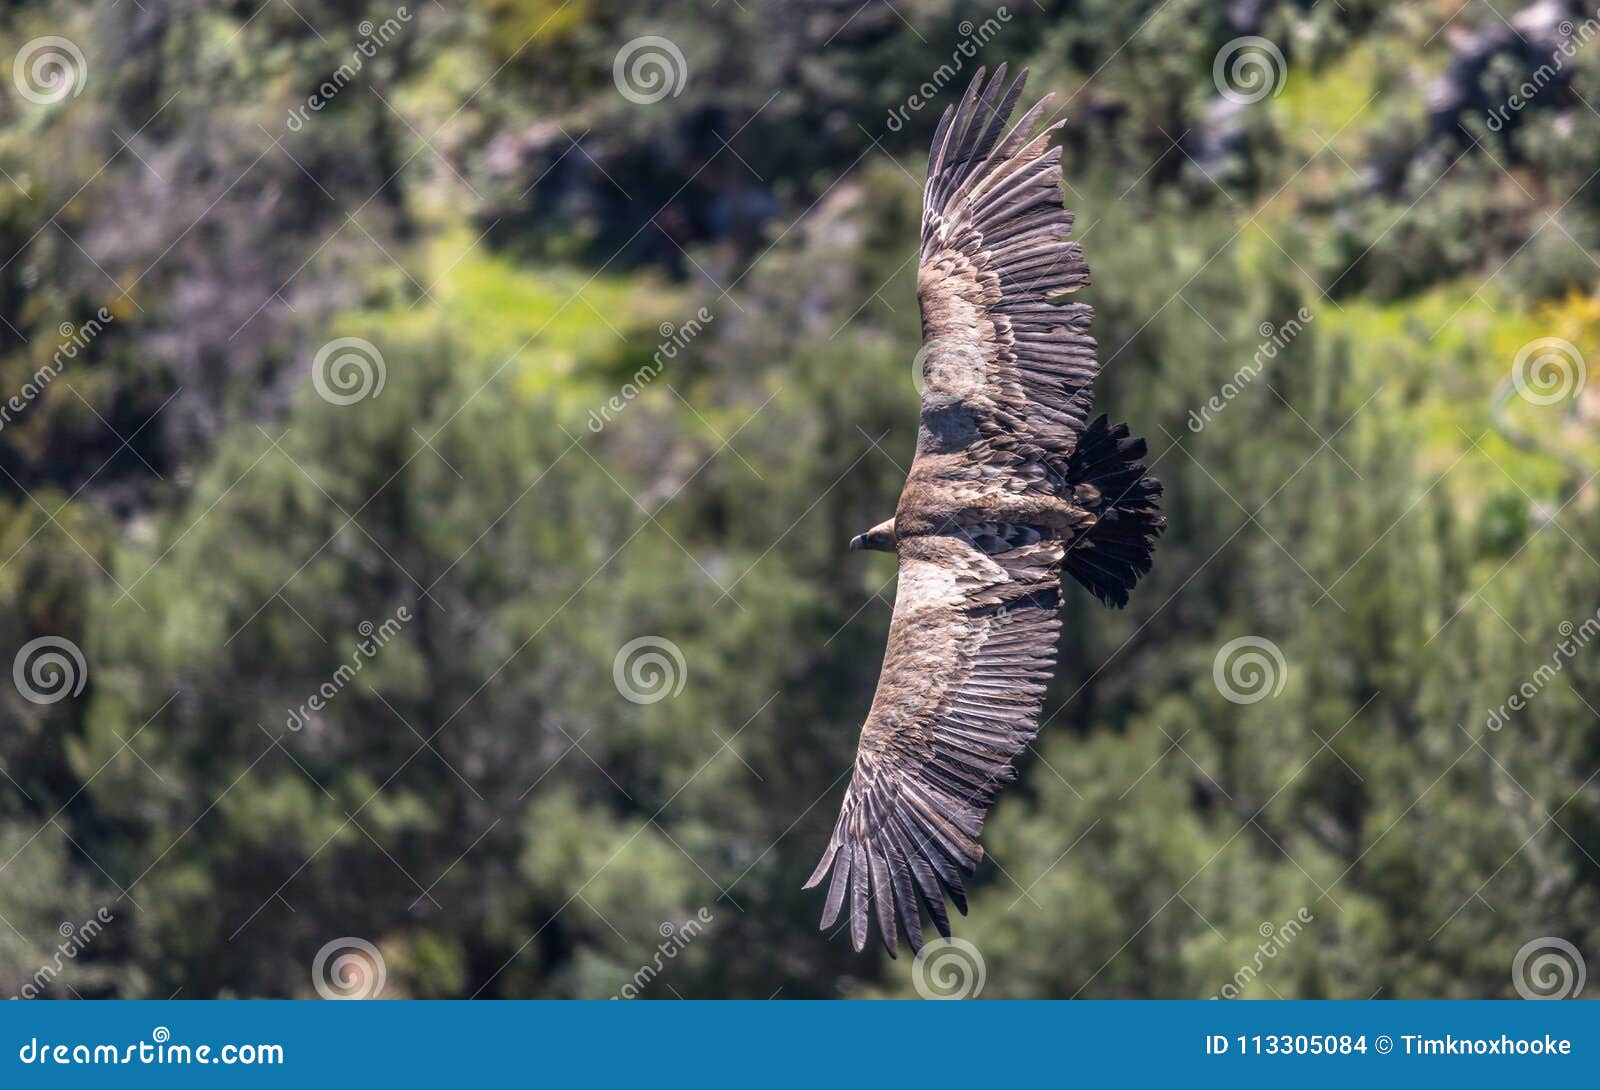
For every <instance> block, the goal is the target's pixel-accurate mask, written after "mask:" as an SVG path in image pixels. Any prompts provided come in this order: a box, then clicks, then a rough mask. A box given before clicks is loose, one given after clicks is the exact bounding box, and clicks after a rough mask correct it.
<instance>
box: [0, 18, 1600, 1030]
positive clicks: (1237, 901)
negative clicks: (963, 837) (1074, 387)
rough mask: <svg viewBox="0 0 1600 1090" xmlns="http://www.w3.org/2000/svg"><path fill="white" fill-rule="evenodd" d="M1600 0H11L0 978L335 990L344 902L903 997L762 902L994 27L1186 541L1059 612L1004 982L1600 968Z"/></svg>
mask: <svg viewBox="0 0 1600 1090" xmlns="http://www.w3.org/2000/svg"><path fill="white" fill-rule="evenodd" d="M1594 14H1595V13H1594V12H1593V11H1592V10H1585V9H1584V8H1583V7H1582V6H1580V5H1578V4H1568V3H1561V2H1555V0H1540V2H1537V3H1533V4H1524V3H1518V2H1517V0H1496V2H1495V3H1490V2H1486V0H1473V2H1453V0H1440V2H1416V3H1405V4H1392V3H1380V2H1378V0H1342V2H1328V0H1323V2H1318V3H1312V2H1309V0H1304V2H1279V0H1235V2H1232V3H1226V4H1223V3H1214V2H1212V0H1166V2H1164V3H1149V2H1144V0H1084V2H1081V3H1058V2H1050V0H1040V2H1037V3H1036V2H1034V0H1015V2H1013V3H1010V4H1008V5H1006V6H1005V7H999V8H997V7H994V6H990V5H987V4H973V3H954V2H948V0H895V2H893V3H891V2H889V0H865V2H863V0H815V2H811V3H767V2H761V0H688V2H675V3H666V2H664V0H663V2H643V0H409V3H408V6H406V7H404V8H399V7H395V6H391V5H389V4H388V3H387V0H376V2H364V0H231V2H212V0H77V2H66V0H21V2H16V0H13V2H11V3H8V4H7V5H5V9H4V12H3V13H0V172H3V173H0V396H3V397H5V398H7V399H10V400H8V401H6V402H4V403H0V408H3V409H4V411H3V412H0V474H3V476H0V652H3V657H4V660H5V661H3V662H0V667H3V666H4V665H5V664H6V663H7V662H9V663H10V664H11V665H12V668H13V669H12V675H11V683H10V684H6V685H3V686H0V717H3V719H0V723H3V726H0V772H3V778H0V993H3V994H4V995H7V996H9V995H15V994H19V992H21V993H26V994H38V995H47V996H55V997H62V998H67V997H72V996H84V997H103V996H125V997H160V998H165V997H168V996H172V995H177V996H180V997H185V998H191V997H207V996H279V997H285V996H305V997H310V996H314V995H316V994H319V991H321V990H323V989H322V988H321V987H319V985H320V984H321V983H322V980H321V979H320V978H319V975H318V974H319V973H320V974H322V975H323V976H326V974H327V973H328V972H329V971H330V964H332V965H334V966H335V968H336V967H337V965H339V964H342V963H341V962H339V961H338V959H339V958H342V957H344V956H345V954H342V953H341V954H333V955H330V954H329V951H330V950H331V949H334V948H335V947H336V946H337V944H338V943H340V942H343V943H344V947H345V948H352V947H353V948H354V949H355V951H356V953H355V955H354V956H358V957H366V958H368V959H369V961H371V962H374V963H375V962H376V961H377V960H378V959H381V964H382V966H383V980H382V988H381V995H382V996H383V997H385V998H390V997H408V996H410V997H455V996H477V997H482V998H493V997H590V998H604V997H608V996H611V995H616V994H619V993H622V992H623V991H624V990H625V989H627V990H628V994H630V995H631V994H637V995H640V996H642V997H648V998H663V999H670V998H673V997H675V996H682V997H715V996H739V997H754V998H763V999H764V998H768V997H772V996H777V997H781V998H806V997H839V996H857V997H859V996H884V995H903V996H911V995H915V994H916V991H915V990H914V987H913V973H912V966H911V965H910V959H908V958H905V957H902V958H901V959H900V960H899V961H890V960H889V959H888V958H887V957H886V956H884V955H882V954H881V953H880V952H877V951H872V952H869V953H868V954H867V955H865V956H856V955H854V954H852V953H851V952H850V950H849V944H848V942H847V941H845V940H844V938H843V936H839V935H835V936H832V937H830V936H827V935H824V934H821V933H819V932H818V931H817V930H816V920H817V917H818V915H819V912H820V909H821V900H822V898H821V897H820V895H818V894H817V893H816V892H815V891H813V892H812V893H803V892H802V891H801V890H800V884H801V882H802V881H803V880H804V879H805V877H806V875H807V873H808V872H809V871H810V869H811V867H812V866H813V865H814V863H815V862H816V859H817V858H818V856H819V853H820V852H821V850H822V847H823V845H824V844H825V842H826V839H827V835H828V832H829V830H830V829H831V827H832V823H833V821H834V818H835V815H836V813H837V806H838V802H839V799H840V797H841V795H842V793H843V789H844V782H845V781H844V776H845V774H846V773H847V772H848V770H849V767H850V761H851V755H852V753H853V750H854V745H855V737H856V733H857V731H858V729H859V726H860V723H861V720H862V719H863V717H864V715H865V713H866V710H867V705H868V703H869V701H870V698H871V692H872V687H873V685H874V682H875V680H876V674H877V668H878V663H879V658H880V656H881V653H882V648H883V643H884V635H885V630H886V628H887V624H888V618H889V610H890V605H891V603H892V601H893V594H894V571H893V562H892V561H891V560H890V559H889V558H887V557H882V556H874V555H854V556H852V555H849V554H848V553H847V552H846V551H845V543H846V541H847V540H848V538H849V537H850V536H851V535H852V534H855V533H857V532H860V531H861V530H863V529H865V528H866V527H868V526H870V525H872V524H873V523H875V522H877V521H878V520H879V519H882V518H884V517H886V516H887V515H888V514H889V513H890V512H891V509H892V505H893V502H894V498H895V496H896V495H897V492H898V489H899V487H900V484H901V482H902V479H903V469H904V467H905V466H906V465H907V464H908V461H909V458H910V455H911V450H912V447H913V444H914V441H915V410H916V389H915V387H914V384H913V381H912V373H911V361H912V357H913V354H914V353H915V351H916V349H917V346H918V342H919V328H918V318H917V310H916V303H915V297H914V288H915V283H914V280H915V269H914V265H913V259H914V254H915V241H914V240H915V237H916V225H917V216H918V213H919V207H920V200H921V178H922V172H923V169H924V164H925V156H926V145H927V141H928V138H929V136H930V134H931V132H932V130H933V126H934V124H935V122H936V121H937V118H938V114H939V113H940V111H941V110H942V109H943V107H944V105H946V104H947V103H948V102H950V101H953V100H954V98H955V97H957V96H958V95H959V93H960V91H961V90H962V89H963V88H964V87H965V85H966V83H967V81H968V80H969V79H970V77H971V75H972V74H973V73H974V72H975V71H976V69H977V67H978V66H979V65H980V64H987V65H990V66H993V65H994V64H996V63H998V62H1000V61H1006V62H1009V63H1011V64H1013V65H1020V64H1027V65H1029V66H1031V68H1032V70H1033V74H1034V79H1033V83H1032V89H1033V90H1036V91H1038V92H1040V93H1042V92H1043V91H1045V90H1055V91H1057V92H1059V93H1060V95H1061V98H1060V100H1059V103H1058V105H1059V108H1060V111H1061V113H1062V115H1063V116H1065V117H1066V118H1067V125H1066V127H1065V129H1064V130H1063V134H1062V141H1063V143H1064V144H1065V146H1066V149H1067V151H1066V158H1065V163H1066V176H1067V182H1068V185H1067V189H1066V199H1067V203H1068V205H1069V206H1070V207H1073V208H1075V209H1076V210H1077V211H1078V213H1079V225H1078V231H1077V235H1078V237H1080V238H1081V239H1083V241H1084V245H1085V249H1086V253H1087V255H1088V259H1089V264H1090V266H1091V268H1092V269H1093V273H1094V284H1093V286H1092V287H1091V288H1089V289H1088V290H1087V291H1086V292H1085V294H1084V295H1083V296H1082V298H1084V299H1085V300H1086V301H1088V302H1091V303H1093V304H1094V306H1095V307H1096V308H1097V314H1098V316H1097V319H1096V325H1095V333H1096V335H1097V337H1098V338H1099V340H1100V343H1101V346H1102V356H1103V358H1104V359H1105V360H1106V361H1107V368H1106V372H1105V376H1104V378H1103V379H1102V381H1101V382H1100V384H1099V387H1098V391H1099V404H1100V406H1101V407H1103V408H1105V409H1106V410H1107V411H1109V412H1110V413H1112V414H1113V418H1114V419H1125V420H1128V421H1130V422H1131V423H1132V425H1133V427H1134V430H1135V432H1136V433H1142V434H1145V435H1146V436H1148V437H1149V439H1150V444H1151V458H1152V462H1153V465H1154V467H1155V472H1156V473H1157V474H1158V475H1159V476H1160V477H1161V478H1162V479H1163V480H1164V481H1165V482H1166V485H1167V499H1166V510H1167V513H1168V515H1169V517H1170V520H1171V526H1170V530H1169V532H1168V534H1167V536H1166V537H1165V538H1164V539H1163V541H1162V542H1161V544H1160V547H1159V548H1158V550H1157V554H1156V565H1155V569H1154V571H1153V573H1152V574H1151V575H1150V576H1149V578H1148V579H1147V580H1146V581H1145V583H1144V584H1143V585H1141V586H1140V588H1139V590H1138V592H1137V593H1136V594H1135V596H1134V599H1133V602H1132V604H1131V606H1130V608H1129V609H1128V610H1126V611H1125V612H1122V613H1110V612H1107V611H1104V610H1102V609H1101V608H1100V607H1099V606H1098V605H1096V604H1094V603H1093V602H1092V600H1091V599H1090V598H1089V597H1088V595H1086V594H1083V593H1080V592H1074V593H1073V594H1072V595H1071V596H1070V604H1069V607H1068V609H1067V612H1066V617H1065V630H1064V639H1063V656H1062V665H1061V668H1060V671H1059V676H1058V678H1057V681H1056V684H1055V686H1054V688H1053V689H1052V692H1051V694H1050V697H1049V698H1048V700H1047V702H1046V713H1047V716H1046V726H1045V728H1044V730H1043V731H1042V732H1041V734H1040V737H1039V740H1038V742H1037V743H1036V745H1035V746H1034V747H1033V748H1032V750H1031V751H1030V753H1029V754H1027V755H1026V756H1025V758H1024V760H1023V762H1022V764H1023V773H1024V774H1023V777H1022V779H1021V782H1020V783H1019V784H1017V785H1016V786H1015V787H1013V788H1012V789H1010V790H1009V791H1008V792H1007V793H1006V794H1005V795H1004V796H1003V798H1002V799H1001V801H1000V803H999V805H998V807H997V809H996V811H995V813H994V815H993V817H992V820H991V821H990V823H989V826H988V828H987V830H986V837H985V839H986V842H987V847H988V849H989V851H990V854H991V859H990V860H989V861H987V862H986V863H985V864H984V866H983V868H982V870H981V871H980V873H979V875H978V878H977V880H976V882H975V886H974V896H973V911H972V915H971V916H970V917H969V918H967V919H965V920H959V921H958V923H957V934H958V935H959V936H961V937H963V938H966V939H968V940H970V941H971V942H973V943H974V944H975V945H976V947H977V948H978V950H979V951H981V954H982V958H983V960H984V966H985V981H986V982H985V986H984V989H983V991H982V995H983V996H985V997H1068V996H1084V997H1161V998H1200V997H1206V996H1211V995H1216V994H1219V993H1224V992H1226V994H1240V995H1243V996H1246V997H1262V998H1265V997H1272V996H1282V997H1308V998H1309V997H1343V998H1367V997H1369V996H1374V995H1376V996H1380V997H1385V998H1388V997H1477V996H1513V995H1516V994H1518V988H1517V987H1516V983H1515V981H1514V980H1513V972H1512V965H1513V961H1514V960H1517V957H1518V952H1519V951H1520V950H1523V949H1524V947H1525V944H1528V943H1530V942H1534V941H1535V940H1550V939H1560V940H1561V941H1562V942H1564V943H1567V944H1570V949H1571V950H1572V951H1575V952H1576V953H1577V954H1578V956H1579V957H1580V958H1584V957H1586V958H1588V959H1589V960H1590V961H1593V960H1594V959H1595V958H1596V957H1600V862H1597V857H1600V783H1597V782H1596V772H1597V770H1600V716H1597V714H1596V711H1595V709H1596V707H1600V663H1597V662H1596V653H1597V648H1600V643H1592V642H1590V641H1591V639H1592V637H1593V636H1594V634H1595V626H1594V624H1593V623H1592V622H1593V619H1594V618H1595V617H1596V610H1597V608H1600V580H1597V578H1596V574H1597V568H1600V565H1597V561H1596V557H1597V555H1600V511H1597V509H1596V502H1595V494H1596V489H1595V486H1594V484H1593V483H1592V478H1593V475H1594V473H1595V472H1596V471H1597V470H1600V436H1597V434H1596V423H1597V421H1600V389H1597V387H1600V383H1596V382H1587V383H1586V382H1585V379H1586V378H1587V377H1588V376H1587V374H1586V370H1585V366H1584V358H1585V357H1587V358H1588V359H1591V360H1594V359H1600V293H1597V290H1596V284H1597V277H1600V262H1597V253H1600V186H1597V184H1596V168H1597V167H1600V112H1597V110H1600V42H1597V41H1594V40H1593V38H1595V37H1596V36H1597V30H1600V28H1597V25H1596V23H1595V22H1594ZM1240 39H1251V41H1248V42H1244V43H1241V42H1240V41H1239V40H1240ZM63 43H65V44H63ZM69 46H70V47H71V48H68V47H69ZM669 47H670V48H669ZM358 56H359V58H360V61H359V64H357V63H356V62H354V61H353V58H355V57H358ZM13 58H15V61H14V62H13ZM663 81H664V82H663ZM1262 81H1265V82H1262ZM25 91H26V93H24V92H25ZM1524 380H1526V381H1524ZM1586 621H1588V622H1591V623H1590V624H1589V625H1588V627H1585V622H1586ZM39 641H44V642H39ZM640 641H644V642H640ZM1240 641H1245V642H1243V643H1241V642H1240ZM1241 649H1242V650H1243V658H1238V657H1234V658H1230V656H1236V655H1238V654H1239V653H1240V651H1241ZM74 652H76V653H77V655H79V656H81V661H80V660H79V659H76V658H75V657H74V654H73V653H74ZM13 656H15V658H13ZM52 656H53V657H52ZM1252 656H1253V657H1252ZM1529 693H1531V694H1532V695H1531V696H1529V695H1528V694H1529ZM314 697H315V698H316V700H315V702H313V698H314ZM1514 697H1516V698H1518V699H1517V700H1516V703H1519V704H1521V705H1522V706H1521V707H1515V706H1512V705H1511V704H1508V701H1512V700H1513V698H1514ZM319 704H320V707H319V706H317V705H319ZM108 918H109V922H106V921H107V919H108ZM1286 921H1295V926H1293V927H1285V926H1284V924H1285V922H1286ZM1306 921H1309V922H1306ZM1268 936H1272V938H1271V939H1270V941H1269V940H1268V938H1267V937H1268ZM1280 936H1281V939H1280ZM352 939H359V940H361V942H362V943H365V944H368V945H367V946H361V945H360V944H354V943H351V942H350V941H349V940H352ZM64 951H65V952H64ZM330 957H332V958H333V962H331V963H330V960H329V959H330ZM1580 964H1581V962H1580ZM369 971H370V966H369ZM376 983H377V982H376V981H373V984H374V985H375V984H376ZM630 985H631V986H632V987H631V989H629V986H630ZM1594 987H1596V985H1593V984H1590V985H1589V986H1588V991H1590V992H1592V991H1593V989H1594ZM1571 990H1572V991H1578V990H1581V985H1580V986H1579V988H1574V989H1571ZM369 991H372V992H373V993H375V994H376V993H378V989H377V988H376V987H373V988H370V989H369Z"/></svg>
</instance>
